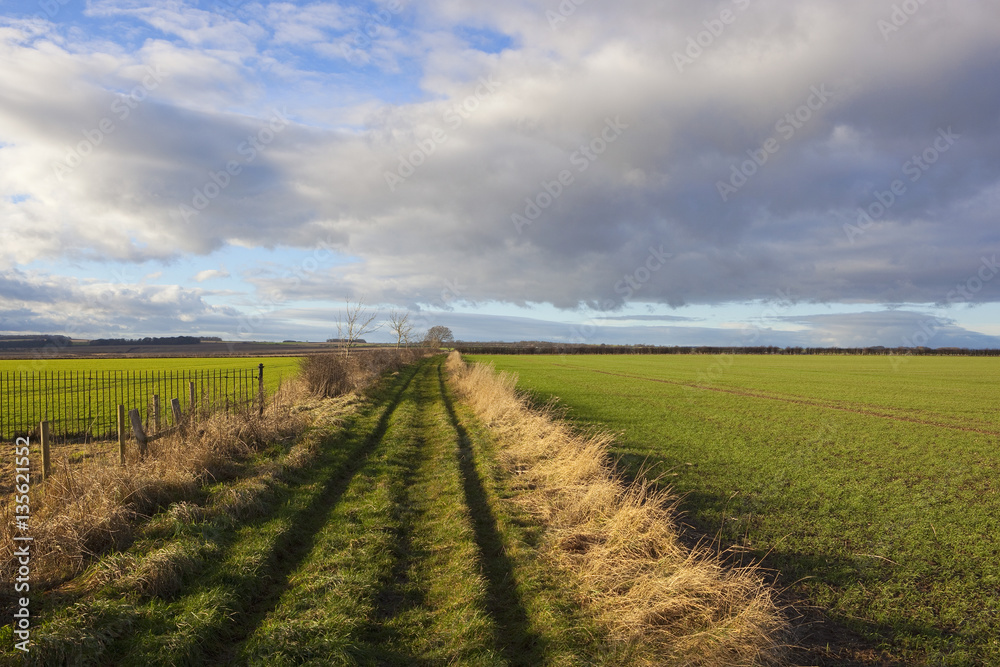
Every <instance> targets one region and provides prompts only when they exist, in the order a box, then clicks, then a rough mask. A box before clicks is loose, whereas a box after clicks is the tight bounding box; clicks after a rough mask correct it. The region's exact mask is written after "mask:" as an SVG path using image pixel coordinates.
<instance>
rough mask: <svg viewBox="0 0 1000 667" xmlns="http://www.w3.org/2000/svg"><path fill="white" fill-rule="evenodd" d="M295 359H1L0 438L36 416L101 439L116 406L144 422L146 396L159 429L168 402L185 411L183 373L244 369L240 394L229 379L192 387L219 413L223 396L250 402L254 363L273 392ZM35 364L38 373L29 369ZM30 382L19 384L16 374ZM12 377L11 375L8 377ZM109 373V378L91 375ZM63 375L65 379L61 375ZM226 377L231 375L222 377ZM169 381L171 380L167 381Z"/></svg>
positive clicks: (61, 429)
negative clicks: (157, 407)
mask: <svg viewBox="0 0 1000 667" xmlns="http://www.w3.org/2000/svg"><path fill="white" fill-rule="evenodd" d="M299 359H300V358H299V357H260V358H176V359H58V360H47V361H43V362H38V364H36V365H31V362H29V364H28V365H26V364H25V362H24V361H22V360H0V437H4V438H8V439H10V438H11V437H12V436H13V435H14V434H15V433H17V434H23V433H24V432H26V431H27V430H28V429H29V427H30V428H35V427H36V426H37V423H38V422H39V421H40V420H41V419H42V418H47V419H48V420H49V421H50V422H51V423H52V428H53V432H54V433H57V434H63V433H66V434H70V433H72V434H78V433H80V434H82V433H84V432H87V433H89V434H91V435H93V434H97V436H98V437H101V436H103V437H108V434H113V433H114V432H115V429H116V422H115V419H116V417H115V411H116V407H115V406H116V405H117V404H118V403H121V404H123V405H125V406H126V408H127V409H131V408H137V409H139V410H140V413H141V414H143V416H144V418H147V419H148V411H149V406H150V404H151V401H152V396H153V395H154V394H157V395H159V396H160V398H161V406H162V407H161V413H162V414H163V415H164V416H163V421H162V422H161V423H163V424H165V425H169V424H170V423H172V418H171V417H170V407H169V401H170V399H171V398H177V399H179V400H180V402H181V406H182V409H184V410H187V409H188V408H189V403H190V398H189V389H188V386H187V381H186V380H185V379H184V378H183V377H182V376H183V375H184V374H186V373H188V372H194V373H202V374H204V373H212V374H217V375H219V376H224V375H226V374H227V373H228V372H229V371H233V370H240V371H243V375H242V378H243V381H242V382H241V383H240V387H239V389H237V387H236V382H235V380H234V379H233V378H230V379H229V380H222V379H216V380H210V381H202V382H199V383H198V387H197V389H196V392H198V396H197V397H196V400H197V401H206V402H213V403H215V404H217V405H219V406H220V407H221V406H222V405H224V404H225V397H226V396H227V395H229V396H231V397H233V398H234V399H236V398H237V397H241V398H242V399H244V400H245V399H247V398H249V399H252V398H254V397H255V396H256V392H257V381H256V376H257V373H258V364H264V388H265V391H267V392H268V393H269V394H273V393H274V392H275V391H276V390H277V388H278V387H279V386H280V383H281V382H282V380H283V379H284V380H287V379H290V378H292V377H294V376H295V375H296V374H297V373H298V370H299ZM35 366H37V368H35ZM25 372H27V373H29V374H30V375H31V376H32V377H33V378H34V379H32V380H31V381H30V382H27V383H26V381H25V378H24V377H23V376H22V375H20V374H21V373H25ZM11 373H13V374H14V375H11ZM109 373H110V374H114V378H113V379H112V378H109V377H108V376H107V375H102V376H101V377H100V378H98V377H95V376H94V374H109ZM67 374H69V375H67ZM229 375H230V376H231V375H232V374H231V373H229ZM169 377H172V378H173V379H169Z"/></svg>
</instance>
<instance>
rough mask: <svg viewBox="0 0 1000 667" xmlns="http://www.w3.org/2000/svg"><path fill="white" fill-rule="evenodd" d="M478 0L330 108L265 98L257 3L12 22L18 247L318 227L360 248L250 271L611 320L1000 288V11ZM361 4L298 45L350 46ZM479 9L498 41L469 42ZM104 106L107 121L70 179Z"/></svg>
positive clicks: (140, 255) (11, 233) (307, 233)
mask: <svg viewBox="0 0 1000 667" xmlns="http://www.w3.org/2000/svg"><path fill="white" fill-rule="evenodd" d="M481 5H482V3H470V2H431V3H427V5H426V7H422V8H421V9H420V11H419V14H420V15H419V16H418V17H417V18H416V19H415V20H416V24H415V25H414V26H412V27H410V28H409V31H410V32H411V33H414V34H415V33H419V34H421V35H422V41H420V40H418V41H419V45H410V46H406V45H404V44H403V43H402V42H398V43H395V44H393V45H387V46H386V48H387V49H390V50H391V51H392V53H395V54H397V56H398V57H399V58H403V57H411V58H416V59H418V60H419V63H420V66H421V68H422V73H421V78H420V88H421V94H420V95H419V96H417V99H414V100H412V101H404V102H399V103H396V104H386V103H381V102H377V101H372V100H370V99H369V100H357V99H356V98H355V97H352V96H348V99H349V100H351V101H348V102H346V103H344V104H346V106H344V104H341V105H340V106H339V107H338V108H339V111H338V112H337V113H338V114H339V116H338V118H339V119H340V122H337V123H330V122H321V120H320V119H319V116H318V115H317V114H318V112H317V110H316V108H315V104H314V101H315V100H313V98H311V97H310V98H308V99H309V101H308V103H303V105H302V106H296V101H297V100H296V99H289V100H288V103H287V105H274V104H271V103H270V102H269V101H268V100H265V99H259V98H260V97H261V96H260V93H259V88H260V87H261V85H262V84H261V79H260V75H259V74H258V73H256V70H257V69H258V68H259V66H260V65H261V63H263V62H265V61H266V59H267V58H268V57H270V56H268V55H267V54H265V51H266V49H267V48H270V47H269V45H268V44H266V43H265V42H266V39H265V35H266V34H269V33H268V31H267V30H264V29H263V28H261V24H260V23H259V22H260V21H262V20H263V19H262V18H261V16H264V15H263V14H261V15H260V16H257V17H256V18H255V19H254V21H258V22H257V23H255V22H253V21H251V20H250V19H247V20H246V21H244V22H239V21H235V20H233V21H232V22H231V24H227V23H226V22H225V21H224V20H222V19H212V20H208V19H204V17H202V18H201V19H199V20H198V21H192V22H190V24H185V26H187V27H184V28H183V29H182V28H180V27H177V26H175V25H173V24H169V20H170V19H169V17H164V16H158V15H156V12H155V11H153V10H150V11H148V12H146V11H144V12H143V13H141V18H143V20H147V21H149V22H150V24H152V25H157V26H164V27H163V28H162V29H164V30H166V31H171V32H172V34H174V35H175V37H176V39H175V40H174V41H172V42H169V43H168V42H159V41H155V40H150V42H148V43H146V44H145V45H144V46H143V47H142V48H140V49H137V50H135V51H134V52H131V53H126V52H121V53H118V52H116V53H104V54H101V53H96V52H95V51H94V50H93V49H96V48H97V47H87V48H89V49H91V50H90V51H87V50H86V49H84V48H83V47H80V49H81V50H84V51H85V53H83V54H80V53H71V52H70V49H69V47H66V48H63V47H62V46H60V44H62V43H63V40H60V39H57V38H56V37H57V34H56V33H55V32H54V31H55V28H51V27H50V28H46V27H44V26H42V27H39V26H35V27H33V28H31V29H29V28H27V27H25V25H23V24H17V25H15V24H11V25H8V26H7V27H6V28H4V30H3V31H2V32H0V39H2V41H3V44H4V50H3V52H2V54H0V60H2V61H3V63H2V64H3V66H4V69H5V72H10V71H16V72H18V74H16V75H11V76H8V75H5V77H4V79H3V81H0V100H2V102H3V104H2V105H0V121H2V122H3V125H2V127H4V128H7V129H2V130H0V140H2V141H3V142H4V144H6V145H5V146H4V147H3V148H0V162H3V163H5V164H4V166H3V170H4V172H5V173H4V175H3V176H2V177H0V178H2V185H3V190H4V192H6V193H10V194H17V195H23V198H21V197H19V200H18V201H17V202H14V201H12V200H11V199H10V198H8V199H6V200H3V201H0V214H3V215H4V216H5V219H6V220H7V221H8V223H7V225H6V226H5V228H4V229H3V231H2V235H3V240H4V244H3V250H2V251H0V253H2V255H3V260H2V261H3V262H4V263H5V264H6V266H8V267H9V266H12V265H14V264H16V263H17V262H24V261H30V260H32V259H38V258H47V259H58V258H65V257H74V256H87V257H106V258H108V259H113V260H118V261H141V260H145V259H149V258H160V259H169V258H170V257H174V256H178V255H182V254H186V253H196V254H206V253H209V252H211V251H213V250H215V249H217V248H219V247H222V246H224V245H244V246H258V247H276V246H282V245H285V246H295V247H301V248H312V247H316V246H319V245H324V247H331V248H333V249H335V250H337V251H339V252H340V253H342V254H343V255H345V256H349V257H352V258H354V261H353V262H352V263H351V264H349V265H346V266H337V267H333V268H325V269H322V270H320V271H318V272H315V273H314V274H313V275H311V276H309V277H307V278H306V279H305V280H295V281H294V282H289V281H284V282H282V281H281V280H278V279H276V278H274V277H270V278H269V277H260V278H258V279H257V280H258V282H259V283H260V285H259V287H261V288H262V289H263V287H264V286H266V287H267V289H269V290H277V291H278V292H281V291H282V290H284V291H285V293H286V295H285V296H286V297H291V296H294V297H296V298H318V297H320V296H322V297H325V298H329V297H330V295H331V293H332V294H335V295H339V294H341V293H346V292H347V291H348V290H353V291H356V292H358V293H364V294H366V295H367V296H368V298H369V300H370V301H372V302H384V303H398V304H401V305H407V306H411V305H419V304H430V303H432V302H434V301H435V300H436V299H437V298H438V294H439V293H440V292H441V290H442V289H443V288H444V285H445V284H446V283H447V282H448V281H452V282H457V283H459V284H461V285H462V286H463V288H462V294H461V295H460V296H461V298H462V299H465V300H468V301H470V302H478V301H482V302H486V301H499V302H508V303H514V304H529V303H542V302H547V303H551V304H554V305H555V306H558V307H561V308H576V307H578V306H579V305H581V304H586V305H588V306H591V307H595V308H598V309H606V310H615V309H617V308H618V307H620V306H621V305H622V304H623V303H625V302H627V301H642V302H649V303H660V304H666V305H669V306H675V307H676V306H680V305H683V304H719V303H732V302H745V301H748V300H755V299H768V298H772V297H773V296H774V294H775V292H776V291H777V290H786V291H788V292H790V293H792V294H794V295H795V298H796V299H799V300H801V301H803V302H826V303H872V304H880V303H946V302H949V301H951V302H954V301H955V300H956V299H955V298H953V297H950V296H949V294H951V293H953V292H954V291H955V290H956V288H958V287H959V286H961V285H966V286H967V288H966V290H965V292H966V293H967V295H968V296H967V298H966V296H962V297H961V299H960V300H961V301H962V302H968V303H988V302H995V301H997V300H998V295H1000V290H998V289H997V283H996V282H990V281H989V280H985V281H983V279H982V278H980V280H981V281H982V282H981V284H979V287H978V289H975V290H971V289H968V285H969V281H970V280H974V279H975V277H976V276H977V275H979V272H980V270H981V267H982V265H983V263H984V262H989V261H992V260H991V258H993V257H995V254H996V253H997V252H998V251H1000V235H998V232H997V227H996V205H997V201H998V192H1000V188H998V183H1000V126H998V124H997V118H998V117H1000V87H997V86H996V85H994V82H995V79H996V74H997V72H998V71H1000V49H998V47H997V45H998V44H1000V5H997V4H996V3H990V2H969V3H966V4H963V5H961V6H960V7H956V6H953V5H935V4H933V3H927V4H924V5H920V8H919V11H918V12H916V13H915V14H913V15H912V16H909V15H908V16H907V17H906V20H905V21H902V22H901V23H900V20H899V19H898V17H897V18H896V19H894V18H893V4H892V3H890V2H871V1H870V0H850V1H847V2H839V3H831V2H823V1H820V0H810V1H806V2H796V3H787V2H778V1H777V0H771V1H766V0H759V1H756V0H755V1H752V2H751V1H750V0H734V1H733V2H722V3H716V4H710V5H702V4H694V3H682V2H679V1H678V2H641V1H638V0H636V1H633V2H624V3H616V4H614V5H608V4H601V3H587V4H586V5H581V6H579V7H578V8H577V9H576V11H574V12H571V14H570V15H565V16H561V18H563V19H565V20H559V19H555V20H553V18H552V16H550V15H548V14H547V12H550V11H552V7H551V5H552V3H542V2H537V3H535V2H521V3H510V4H506V3H505V4H504V5H502V6H497V7H489V8H483V7H482V6H481ZM114 7H115V3H102V4H101V11H102V12H105V13H109V15H114V12H115V11H117V10H115V9H114ZM723 10H726V11H729V12H730V14H727V15H726V17H728V18H731V19H732V20H731V21H728V22H726V21H723V20H722V18H721V17H722V14H721V12H722V11H723ZM122 11H124V10H122ZM255 11H258V10H255ZM258 14H260V12H259V11H258ZM199 16H200V15H199ZM345 16H346V15H340V14H337V15H336V16H333V15H331V16H329V17H327V18H326V19H325V21H326V23H324V24H322V25H319V24H317V27H316V29H315V30H311V29H307V28H308V26H304V25H300V24H294V23H289V24H288V25H287V26H285V27H284V28H282V30H284V32H282V33H281V34H282V35H284V36H283V37H281V39H282V40H286V41H287V39H289V37H288V35H291V34H293V33H294V34H299V33H301V34H302V35H303V38H304V39H305V38H309V39H315V40H317V43H318V42H320V41H322V40H323V39H332V37H330V35H332V34H333V33H330V32H323V31H321V30H319V29H320V28H323V29H324V30H326V29H327V28H329V30H332V31H335V32H337V34H338V35H341V36H342V35H343V34H345V31H349V27H348V24H349V17H348V18H345ZM887 21H888V23H886V22H887ZM299 23H301V22H299ZM897 23H900V25H896V24H897ZM168 24H169V25H168ZM462 25H475V26H476V27H479V28H483V29H488V30H492V31H495V32H497V33H498V34H506V35H508V36H509V37H510V44H511V46H510V47H509V48H507V49H505V50H503V51H501V52H500V53H484V52H480V51H474V50H471V49H470V48H469V47H468V45H467V44H464V43H462V40H460V39H457V38H456V37H455V36H454V34H453V31H451V30H450V29H451V28H455V27H457V26H462ZM886 25H890V26H892V27H893V28H898V29H890V28H886ZM171 26H173V27H171ZM199 26H200V27H199ZM296 26H297V27H296ZM289 31H290V32H289ZM296 31H298V32H296ZM338 31H339V32H338ZM389 32H390V34H391V31H389ZM313 33H316V34H313ZM320 33H322V34H320ZM275 34H276V33H275ZM323 35H326V36H327V37H323ZM273 39H274V40H278V37H273ZM338 39H339V37H338ZM178 40H179V41H178ZM185 40H186V41H185ZM213 40H214V41H213ZM278 41H280V40H278ZM254 45H256V47H255V46H254ZM692 45H694V46H692ZM271 46H273V44H271ZM209 47H214V48H209ZM255 48H256V50H255ZM227 49H228V50H227ZM271 64H272V65H273V63H271ZM150 72H160V73H161V74H160V75H158V76H159V77H160V79H161V81H159V82H157V83H156V85H155V86H153V85H151V83H150V82H151V81H152V80H151V79H150V78H149V77H150V76H151V75H150ZM292 74H294V75H295V76H302V77H303V79H302V80H303V81H305V80H306V79H307V77H306V75H305V73H301V72H295V73H292ZM290 76H291V74H290ZM144 82H145V83H144ZM313 83H315V82H313ZM147 84H149V85H147ZM142 86H146V87H147V88H148V90H145V92H144V94H143V95H142V96H143V100H142V101H141V103H137V104H136V105H135V107H136V108H134V109H130V113H129V114H128V116H127V117H125V118H122V117H120V113H117V114H116V112H115V111H114V110H113V109H115V108H118V109H119V110H121V109H122V107H121V104H123V103H127V101H128V99H133V101H135V99H134V98H135V96H136V95H135V92H134V91H135V90H136V87H142ZM213 90H224V91H227V92H226V94H227V95H228V97H227V102H226V103H225V104H219V103H218V102H217V100H216V97H215V96H216V95H217V93H213V92H212V91H213ZM130 95H132V98H129V96H130ZM303 99H305V98H303ZM299 101H301V100H299ZM116 103H117V104H118V107H116V106H115V105H116ZM244 108H253V109H255V111H254V112H253V113H246V112H242V111H240V109H244ZM103 118H110V119H111V121H112V122H113V123H114V126H115V129H114V131H113V132H106V133H104V136H103V138H102V139H101V142H100V145H94V146H92V147H91V149H92V150H91V151H90V152H91V154H90V155H88V156H81V160H80V166H79V167H76V168H74V169H72V170H71V171H70V173H67V174H64V175H63V177H62V178H59V177H58V175H55V174H54V173H53V170H54V165H55V164H57V163H59V162H60V161H65V160H66V156H67V154H68V153H69V152H72V151H73V150H75V147H79V146H80V144H81V142H86V140H87V137H88V135H87V132H93V131H94V128H100V123H101V120H102V119H103ZM94 136H96V135H94ZM15 161H16V164H18V165H23V166H21V167H20V168H19V169H18V171H17V173H12V172H11V171H10V170H11V167H10V165H11V164H14V163H15ZM653 258H657V259H655V261H654V259H653ZM991 279H992V276H991ZM43 300H44V298H43ZM942 335H943V334H942Z"/></svg>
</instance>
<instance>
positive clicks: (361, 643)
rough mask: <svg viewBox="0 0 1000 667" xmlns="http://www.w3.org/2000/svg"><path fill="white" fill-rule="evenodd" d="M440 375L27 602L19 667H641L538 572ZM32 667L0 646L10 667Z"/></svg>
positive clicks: (563, 584)
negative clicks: (28, 625) (25, 647)
mask: <svg viewBox="0 0 1000 667" xmlns="http://www.w3.org/2000/svg"><path fill="white" fill-rule="evenodd" d="M441 365H442V359H441V358H440V357H438V358H435V359H426V360H422V361H419V362H417V363H416V364H413V365H411V366H410V367H408V368H406V369H404V370H402V371H400V372H399V373H397V374H394V375H393V376H391V377H389V378H387V379H386V381H385V382H384V383H382V384H381V385H380V386H379V387H378V388H377V389H376V390H375V391H373V392H372V396H371V397H370V398H368V399H364V400H362V401H361V402H360V403H358V402H356V401H355V402H352V401H343V400H341V403H340V408H339V410H340V412H339V416H330V415H329V413H324V414H326V415H327V416H326V417H324V418H319V419H318V420H317V421H316V422H315V423H314V424H313V425H312V427H311V428H310V429H308V430H307V432H306V434H305V435H304V436H303V437H304V438H306V439H308V440H309V443H311V444H310V445H309V446H304V447H302V448H297V447H293V446H292V445H291V443H284V444H281V443H276V444H275V445H274V446H272V447H270V448H268V449H267V450H266V451H264V452H262V453H261V454H260V455H259V456H258V457H257V458H256V459H255V460H251V461H248V462H245V463H243V464H242V465H241V466H240V468H239V471H238V473H236V474H235V478H234V479H228V480H220V481H218V482H213V483H212V484H210V485H209V487H208V488H207V489H206V492H205V493H204V494H203V495H202V496H201V497H194V498H188V499H187V502H185V503H176V504H174V505H171V506H170V507H169V508H166V509H165V510H164V511H162V512H160V513H159V514H157V515H156V516H155V517H153V518H152V519H151V520H150V521H149V522H147V523H146V524H145V525H144V526H143V527H142V528H141V532H140V534H139V536H138V538H137V539H136V541H135V542H134V543H133V544H132V545H131V546H130V547H129V548H128V549H127V551H124V552H120V553H114V554H109V555H106V556H105V557H104V558H102V559H101V560H100V561H99V562H97V563H95V564H94V565H93V567H92V568H91V570H90V571H89V572H88V573H86V574H85V575H84V576H82V577H81V578H80V579H79V580H77V582H76V583H77V585H75V586H67V587H65V589H64V590H63V591H61V592H60V593H58V594H53V595H46V596H43V597H41V598H40V599H38V602H35V601H34V600H33V602H32V604H33V605H35V604H39V603H40V604H39V606H38V607H33V611H32V614H33V617H32V618H33V620H32V624H33V625H32V627H33V628H34V632H33V634H32V640H33V642H34V644H33V645H32V651H31V653H30V654H29V655H27V656H23V657H24V660H23V664H25V665H56V664H99V665H141V666H143V667H145V666H147V665H230V664H232V665H247V664H251V665H300V664H309V665H323V666H327V665H451V664H454V665H484V666H489V665H496V666H498V667H500V666H503V665H541V664H545V665H630V664H635V663H634V660H632V657H631V653H629V651H630V649H629V648H628V647H627V646H621V645H620V644H616V643H615V642H613V641H611V640H610V639H609V638H608V637H607V635H606V632H605V631H604V630H603V627H602V626H601V625H599V624H598V623H597V622H596V621H595V620H594V619H593V618H589V617H588V616H587V615H586V614H585V613H584V611H583V609H582V607H581V605H580V603H579V597H580V593H579V592H578V591H577V590H576V588H575V584H574V583H572V582H568V581H566V577H564V576H556V573H555V572H553V571H552V569H551V565H550V564H548V563H547V562H546V561H544V560H543V559H542V558H541V557H540V556H539V552H538V550H537V549H536V548H535V545H536V543H537V541H538V539H539V530H540V528H539V526H538V525H537V524H536V523H535V522H533V520H532V517H531V516H530V515H529V514H528V513H527V512H526V511H522V510H519V509H518V506H517V505H516V504H514V503H510V502H506V499H507V498H509V497H510V494H511V493H512V491H511V489H510V487H509V486H508V484H509V480H507V479H505V477H504V475H502V474H501V473H500V467H499V466H500V464H499V462H498V459H497V455H496V450H495V447H496V444H495V441H494V439H493V437H492V435H491V434H490V433H489V432H488V431H487V430H485V429H484V428H483V427H482V426H481V425H480V424H479V423H478V422H477V420H476V419H475V418H474V417H473V416H472V414H471V411H470V410H469V409H468V408H467V407H465V406H463V405H462V404H461V402H460V401H458V400H456V399H455V397H454V395H453V394H452V393H451V391H450V390H449V389H448V386H447V384H446V382H445V376H444V373H443V371H442V368H441ZM313 408H315V405H313ZM307 451H312V452H313V454H311V458H309V459H307V460H306V461H305V462H303V458H302V456H298V457H297V456H296V452H298V454H302V453H303V452H307ZM296 461H298V463H296ZM21 657H22V656H18V655H16V653H15V651H14V649H13V642H12V634H11V628H10V626H7V627H2V628H0V664H22V662H21V660H20V658H21ZM15 661H16V662H15Z"/></svg>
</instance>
